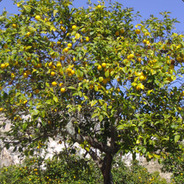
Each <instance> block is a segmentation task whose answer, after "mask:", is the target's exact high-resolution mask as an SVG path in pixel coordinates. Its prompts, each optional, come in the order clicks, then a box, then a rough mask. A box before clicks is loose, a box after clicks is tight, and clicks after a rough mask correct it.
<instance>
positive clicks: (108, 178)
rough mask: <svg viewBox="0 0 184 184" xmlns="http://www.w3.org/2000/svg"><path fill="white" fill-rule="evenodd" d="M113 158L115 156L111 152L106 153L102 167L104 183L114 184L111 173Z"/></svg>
mask: <svg viewBox="0 0 184 184" xmlns="http://www.w3.org/2000/svg"><path fill="white" fill-rule="evenodd" d="M112 160H113V156H112V155H111V154H110V153H106V155H105V157H104V159H103V164H102V167H101V171H102V174H103V178H104V184H113V178H112V173H111V167H112Z"/></svg>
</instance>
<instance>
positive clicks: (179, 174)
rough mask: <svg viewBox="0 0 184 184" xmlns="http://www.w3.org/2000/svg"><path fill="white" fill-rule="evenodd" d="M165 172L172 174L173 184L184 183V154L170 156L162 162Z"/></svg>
mask: <svg viewBox="0 0 184 184" xmlns="http://www.w3.org/2000/svg"><path fill="white" fill-rule="evenodd" d="M162 165H163V168H162V170H163V171H167V172H172V173H173V175H172V183H174V184H181V183H182V184H183V183H184V153H183V152H182V151H181V152H178V153H175V154H168V155H167V156H166V158H165V159H164V160H163V161H162Z"/></svg>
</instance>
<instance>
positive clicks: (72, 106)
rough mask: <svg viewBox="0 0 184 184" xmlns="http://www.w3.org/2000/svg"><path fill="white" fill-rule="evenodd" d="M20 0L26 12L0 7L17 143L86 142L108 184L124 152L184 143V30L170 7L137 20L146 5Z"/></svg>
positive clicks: (9, 111)
mask: <svg viewBox="0 0 184 184" xmlns="http://www.w3.org/2000/svg"><path fill="white" fill-rule="evenodd" d="M14 2H15V3H16V4H17V6H18V9H19V14H15V15H12V16H7V12H6V11H4V12H3V13H2V15H1V17H0V35H1V36H0V79H1V80H0V89H1V92H0V111H1V113H3V115H4V116H5V117H7V118H8V119H9V120H10V121H11V130H10V131H9V132H8V133H7V137H8V140H6V139H4V142H5V144H6V146H7V147H9V146H10V145H13V146H14V147H15V150H16V149H17V150H19V151H20V152H22V153H24V154H26V155H32V154H34V151H36V150H38V149H42V148H43V149H44V148H46V147H47V143H48V138H49V137H51V138H55V137H58V136H59V137H60V138H61V141H63V140H67V141H68V142H69V143H70V144H74V143H76V142H77V143H79V144H80V145H81V147H82V148H83V149H84V150H86V153H88V154H89V155H90V156H91V157H92V158H93V160H94V161H95V162H96V163H97V165H98V166H99V168H100V169H101V171H102V175H103V177H104V183H105V184H109V183H112V176H111V167H112V160H113V157H114V155H115V154H117V153H119V152H121V153H122V154H126V153H129V152H131V153H132V154H133V155H134V158H135V155H136V153H139V154H141V155H144V156H145V157H146V158H147V159H148V160H150V159H154V158H155V159H162V158H164V157H166V156H167V153H174V152H177V151H178V150H180V151H182V152H183V145H182V143H181V141H182V140H183V134H184V131H183V129H184V126H183V116H184V109H183V108H184V104H183V99H184V85H183V73H184V68H183V65H184V42H183V37H184V35H182V34H178V33H174V32H173V28H174V27H173V25H174V24H175V23H177V20H176V19H171V18H170V17H169V14H168V13H166V12H164V13H161V15H162V19H158V18H156V17H154V16H151V17H150V18H149V19H148V20H145V21H141V22H140V23H139V24H137V25H134V24H133V22H134V20H135V19H136V16H137V15H136V14H135V15H134V14H133V10H132V9H131V8H123V6H122V5H121V4H118V3H114V4H110V6H108V7H106V6H105V3H104V2H103V1H101V2H99V4H91V3H90V2H89V6H88V8H73V7H72V6H71V4H72V3H71V1H67V0H65V1H54V0H44V1H42V0H40V1H36V0H27V1H23V0H21V1H14ZM61 141H60V142H61ZM95 150H98V151H99V154H97V152H96V151H95Z"/></svg>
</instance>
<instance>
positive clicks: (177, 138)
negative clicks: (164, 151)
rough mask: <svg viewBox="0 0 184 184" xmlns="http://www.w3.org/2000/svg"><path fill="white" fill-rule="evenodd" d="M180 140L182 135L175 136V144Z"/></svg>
mask: <svg viewBox="0 0 184 184" xmlns="http://www.w3.org/2000/svg"><path fill="white" fill-rule="evenodd" d="M179 139H180V135H175V136H174V142H175V143H177V142H178V141H179Z"/></svg>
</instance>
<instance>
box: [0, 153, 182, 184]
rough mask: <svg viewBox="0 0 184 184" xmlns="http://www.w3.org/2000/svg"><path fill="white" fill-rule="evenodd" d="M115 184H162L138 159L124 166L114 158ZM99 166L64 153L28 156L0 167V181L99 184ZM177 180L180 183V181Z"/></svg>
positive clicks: (157, 175) (162, 181)
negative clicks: (48, 157) (17, 162)
mask: <svg viewBox="0 0 184 184" xmlns="http://www.w3.org/2000/svg"><path fill="white" fill-rule="evenodd" d="M112 174H113V179H114V183H115V184H166V183H167V182H166V180H165V179H162V178H160V176H159V173H158V172H155V173H152V174H151V173H149V172H148V171H147V169H146V168H144V167H143V166H140V165H139V164H138V162H133V163H132V166H131V167H127V166H126V165H125V164H124V163H123V162H122V161H121V160H120V158H116V159H115V161H114V167H113V168H112ZM102 181H103V178H102V176H101V173H100V171H99V169H98V168H97V167H96V166H95V165H94V163H93V162H92V161H91V160H89V159H81V158H80V157H77V156H74V155H70V156H68V155H67V154H61V155H60V157H59V158H58V157H57V158H56V157H55V158H53V159H46V160H43V159H42V158H31V159H30V158H28V159H25V161H24V163H23V164H22V165H17V166H9V167H4V168H1V170H0V183H1V184H7V183H8V184H40V183H41V184H59V183H62V184H69V183H72V184H94V183H99V184H100V183H103V182H102ZM180 183H181V182H180Z"/></svg>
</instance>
